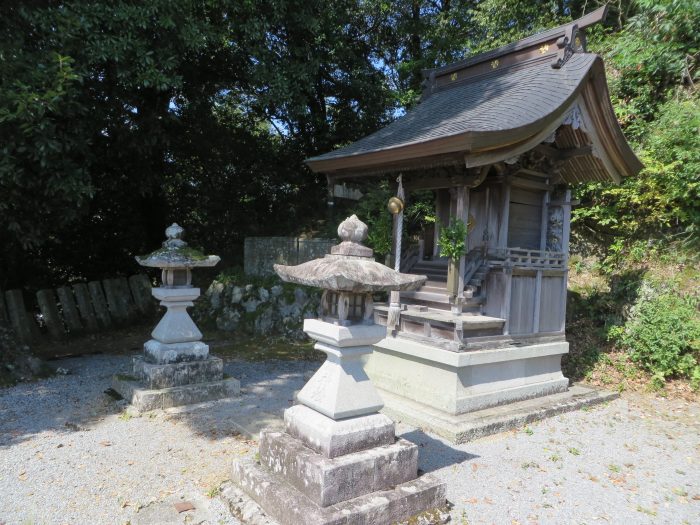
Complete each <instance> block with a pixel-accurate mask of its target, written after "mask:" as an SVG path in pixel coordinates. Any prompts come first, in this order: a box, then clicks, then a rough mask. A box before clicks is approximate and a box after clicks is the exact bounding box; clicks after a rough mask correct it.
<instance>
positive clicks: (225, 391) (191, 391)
mask: <svg viewBox="0 0 700 525" xmlns="http://www.w3.org/2000/svg"><path fill="white" fill-rule="evenodd" d="M112 388H113V389H114V390H116V391H117V392H118V393H119V395H121V396H122V397H123V398H124V399H126V400H127V401H129V403H131V404H132V405H133V406H134V407H136V408H137V409H138V410H139V411H141V412H146V411H148V410H155V409H159V408H160V409H162V408H171V407H177V406H182V405H191V404H194V403H202V402H204V401H213V400H215V399H223V398H225V397H231V396H235V395H238V393H239V392H240V389H241V384H240V382H239V381H238V379H234V378H228V379H221V380H218V381H208V382H203V383H192V384H188V385H181V386H174V387H169V388H160V389H151V388H148V387H147V386H146V385H145V384H144V383H143V382H142V381H139V380H137V379H135V378H132V377H125V376H118V375H117V376H114V378H113V379H112Z"/></svg>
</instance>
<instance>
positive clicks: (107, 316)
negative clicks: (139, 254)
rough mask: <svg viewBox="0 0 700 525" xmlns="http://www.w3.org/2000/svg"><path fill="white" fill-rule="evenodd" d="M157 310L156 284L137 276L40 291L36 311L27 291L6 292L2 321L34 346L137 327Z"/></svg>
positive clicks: (1, 304) (0, 310)
mask: <svg viewBox="0 0 700 525" xmlns="http://www.w3.org/2000/svg"><path fill="white" fill-rule="evenodd" d="M156 306H157V305H156V301H155V300H154V299H153V298H152V296H151V282H150V280H149V279H148V277H147V276H146V275H144V274H137V275H132V276H131V277H129V278H128V279H127V278H126V277H117V278H114V279H104V280H103V281H91V282H89V283H76V284H73V285H72V286H61V287H60V288H57V289H55V290H54V289H46V290H39V291H38V292H37V293H36V303H35V304H31V305H30V308H27V306H26V303H25V295H24V292H23V291H22V290H8V291H6V292H4V293H2V292H0V322H2V321H5V322H7V323H9V324H10V325H11V326H12V328H13V329H14V331H15V333H16V334H17V337H18V338H19V340H20V341H22V342H24V343H32V342H41V341H42V340H44V339H46V338H49V339H54V340H61V339H65V338H67V337H70V336H75V335H79V334H84V333H94V332H97V331H100V330H105V329H109V328H113V327H122V326H127V325H130V324H134V323H137V322H140V321H142V320H143V319H144V317H151V316H153V314H154V313H155V311H156Z"/></svg>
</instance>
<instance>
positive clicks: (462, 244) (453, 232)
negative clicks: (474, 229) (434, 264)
mask: <svg viewBox="0 0 700 525" xmlns="http://www.w3.org/2000/svg"><path fill="white" fill-rule="evenodd" d="M467 233H468V230H467V225H466V224H464V221H462V220H461V219H458V218H457V217H450V223H449V225H447V226H442V227H441V228H440V235H439V237H438V245H439V246H440V257H449V258H450V259H452V260H457V259H459V258H460V257H461V256H462V255H464V254H465V253H466V252H467Z"/></svg>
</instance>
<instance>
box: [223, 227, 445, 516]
mask: <svg viewBox="0 0 700 525" xmlns="http://www.w3.org/2000/svg"><path fill="white" fill-rule="evenodd" d="M338 235H339V236H340V238H341V241H342V242H341V243H340V244H338V245H336V246H334V247H333V248H331V253H330V254H328V255H326V256H325V257H323V258H321V259H315V260H313V261H309V262H306V263H304V264H300V265H298V266H281V265H275V271H276V272H277V274H278V275H279V276H280V277H281V278H282V279H283V280H284V281H288V282H293V283H297V284H302V285H307V286H315V287H319V288H322V289H323V290H324V293H323V298H322V302H321V311H320V317H319V318H318V319H307V320H305V321H304V331H305V332H306V333H307V334H308V335H309V336H310V337H311V338H312V339H314V340H315V341H316V345H315V348H316V349H318V350H322V351H323V352H325V353H326V354H327V356H328V358H327V359H326V361H325V362H324V363H323V365H321V367H320V368H319V370H318V371H317V372H316V374H314V376H313V377H312V378H311V379H310V380H309V382H308V383H307V384H306V385H305V386H304V388H303V389H302V390H301V391H300V392H299V394H298V395H297V401H298V404H297V405H295V406H293V407H291V408H288V409H287V410H285V414H284V422H285V432H273V431H267V430H264V431H262V432H261V435H260V450H259V464H257V463H256V462H254V461H250V460H239V461H236V462H235V463H234V468H233V475H232V478H233V480H234V481H235V482H236V483H237V484H238V486H239V487H240V488H241V489H242V491H243V492H239V495H240V497H242V498H243V499H241V498H240V497H239V499H238V500H236V499H235V498H233V499H231V500H230V501H232V502H233V503H232V505H233V506H234V507H235V506H236V505H237V504H236V503H235V501H245V496H246V495H247V497H250V498H252V499H253V500H255V502H256V503H257V504H258V505H259V506H260V507H261V508H262V510H263V511H264V512H265V513H267V514H269V515H270V516H272V517H273V518H275V519H276V520H278V521H279V522H280V523H284V524H285V525H306V524H309V523H313V524H315V525H317V524H318V525H323V524H329V523H341V522H342V523H346V522H347V523H394V522H396V521H400V520H403V519H406V518H409V517H411V516H413V515H415V514H418V513H421V512H423V511H425V510H428V509H433V508H436V507H440V506H442V505H444V503H445V499H444V485H443V484H441V483H439V482H438V481H436V480H435V479H434V478H432V477H431V476H429V475H423V476H421V477H420V478H419V477H418V476H417V472H418V447H417V446H416V445H414V444H412V443H409V442H408V441H405V440H403V439H397V438H396V435H395V430H394V423H393V422H392V421H391V420H390V419H389V418H388V417H386V416H385V415H383V414H380V413H379V410H380V409H381V408H382V407H383V402H382V399H381V398H380V396H379V394H378V392H377V391H376V390H375V388H374V387H373V386H372V383H371V382H370V380H369V378H368V377H367V375H366V374H365V372H364V369H363V364H362V357H363V356H365V355H367V354H369V353H371V351H372V346H371V345H372V344H374V343H376V342H378V341H379V340H381V339H383V338H384V336H385V335H386V327H384V326H381V325H377V324H374V320H373V313H372V310H373V303H372V294H373V293H375V292H380V291H384V292H387V291H392V290H415V289H417V288H419V287H420V286H421V285H422V284H423V283H424V282H425V281H426V279H427V278H426V277H425V276H422V275H409V274H402V273H399V272H396V271H394V270H392V269H390V268H388V267H386V266H384V265H383V264H379V263H377V262H375V261H374V259H373V258H372V250H371V249H370V248H367V247H366V246H363V245H362V241H364V240H365V239H366V238H367V226H366V225H365V224H364V223H362V222H361V221H360V220H359V219H358V218H357V217H356V216H354V215H353V216H352V217H349V218H348V219H346V220H345V221H343V222H342V223H341V224H340V226H339V227H338ZM378 496H379V497H378ZM345 520H347V521H345Z"/></svg>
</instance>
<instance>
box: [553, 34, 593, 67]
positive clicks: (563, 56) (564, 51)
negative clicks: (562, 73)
mask: <svg viewBox="0 0 700 525" xmlns="http://www.w3.org/2000/svg"><path fill="white" fill-rule="evenodd" d="M557 47H558V48H559V51H558V52H557V58H556V60H555V61H554V62H552V67H553V68H554V69H559V68H560V67H561V66H563V65H564V64H566V62H567V61H568V60H569V59H570V58H571V56H572V55H573V54H574V53H585V52H586V34H585V33H584V32H583V30H580V29H579V27H578V24H571V25H570V26H568V27H567V28H566V32H565V34H564V36H562V37H559V39H558V40H557Z"/></svg>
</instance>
